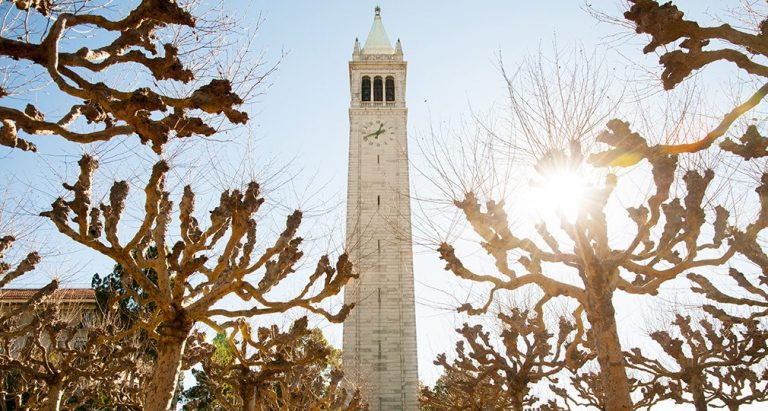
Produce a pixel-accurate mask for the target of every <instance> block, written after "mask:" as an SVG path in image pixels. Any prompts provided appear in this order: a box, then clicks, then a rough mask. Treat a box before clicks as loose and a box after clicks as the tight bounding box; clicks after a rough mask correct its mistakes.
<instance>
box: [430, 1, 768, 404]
mask: <svg viewBox="0 0 768 411" xmlns="http://www.w3.org/2000/svg"><path fill="white" fill-rule="evenodd" d="M630 3H631V8H630V9H629V11H628V12H627V13H626V14H625V18H626V19H627V20H628V21H630V22H632V23H633V24H634V26H635V28H636V29H637V31H638V32H639V33H648V34H650V35H651V37H652V40H651V43H650V44H649V45H648V46H647V47H646V48H645V50H644V51H645V52H650V51H653V50H655V49H656V48H657V47H659V46H662V45H664V46H667V45H669V46H670V47H671V46H672V44H673V43H675V42H677V41H678V40H683V41H682V43H680V45H681V47H682V48H683V49H685V50H686V51H682V50H673V51H669V52H666V53H664V54H663V55H662V57H661V59H660V62H661V64H662V65H663V66H664V68H665V70H664V73H663V74H662V80H663V81H664V85H665V87H666V88H672V87H674V86H675V85H677V84H679V83H680V82H681V81H683V80H684V79H685V78H686V77H687V76H688V75H689V74H690V73H691V72H692V71H694V70H698V69H699V68H701V67H704V66H705V65H707V64H709V63H712V62H714V61H719V60H725V61H730V62H733V63H735V64H736V65H737V66H738V67H739V68H741V69H742V70H745V71H746V72H747V73H749V74H751V75H757V76H763V77H765V74H766V72H765V70H764V67H763V66H762V65H761V64H760V63H759V61H761V60H760V59H761V58H763V57H765V55H766V54H765V52H764V51H766V49H765V47H764V44H763V43H764V42H763V39H762V36H764V34H763V32H762V31H760V32H758V33H756V34H751V33H746V32H742V31H739V30H735V29H733V28H731V27H730V26H727V25H723V26H719V27H711V28H709V27H702V26H700V25H699V24H698V23H696V22H692V21H687V20H684V19H683V14H682V13H681V12H679V10H677V8H676V7H675V6H673V5H671V3H666V4H664V5H659V4H658V3H656V2H655V1H651V0H632V1H630ZM765 26H766V24H765V23H764V22H763V23H761V25H760V28H759V29H760V30H763V29H764V27H765ZM710 40H713V41H712V44H715V43H716V42H715V41H714V40H718V42H717V44H723V43H724V44H725V46H724V47H723V48H721V49H719V50H716V51H705V50H703V48H704V47H706V46H708V45H709V44H710ZM744 50H747V51H748V52H743V51H744ZM750 53H751V55H752V56H750V55H749V54H750ZM572 89H575V90H579V89H580V88H579V87H578V85H577V86H572ZM556 90H557V88H556ZM766 92H768V85H766V86H763V87H761V88H760V89H759V90H758V91H757V92H755V93H754V94H753V95H752V97H750V98H749V99H748V100H747V101H745V102H743V103H741V104H740V105H738V106H737V107H735V108H733V109H732V110H731V111H730V112H728V113H726V115H724V116H723V118H722V121H721V122H720V124H719V125H718V126H717V127H716V128H714V129H713V130H711V131H710V132H708V133H707V134H706V135H705V136H703V137H699V136H694V137H695V141H694V142H693V143H674V144H651V143H649V142H648V141H647V140H646V139H645V138H643V137H642V136H641V135H640V134H639V133H637V132H635V131H633V130H632V129H631V127H630V125H629V123H627V122H624V121H621V120H611V121H608V123H607V130H606V131H604V132H602V133H600V134H599V135H597V136H596V141H597V142H598V143H602V144H606V145H608V146H611V147H612V148H610V149H608V150H605V151H602V152H597V153H593V154H591V155H590V156H588V157H587V153H583V152H582V149H583V148H584V147H587V145H585V144H583V142H582V141H580V140H578V139H571V140H570V141H562V142H561V143H560V144H561V147H557V146H554V147H553V146H552V144H550V142H551V141H552V139H551V137H550V136H552V135H557V132H554V133H553V132H552V131H551V130H538V129H534V130H533V131H529V132H527V133H525V134H524V136H525V137H526V138H528V139H530V136H531V135H533V136H534V141H537V142H542V144H538V145H533V146H532V145H531V144H530V143H528V145H529V146H532V147H534V148H537V147H545V148H546V149H547V150H546V151H543V152H542V150H536V152H537V153H539V156H538V158H537V160H538V162H537V163H536V164H535V167H534V169H535V173H533V174H534V177H533V178H535V179H542V180H545V179H546V178H547V170H551V169H555V170H557V169H558V168H559V169H565V170H568V171H569V172H573V170H576V171H578V170H579V169H583V168H584V167H587V168H590V167H594V168H595V170H597V175H598V177H593V178H592V181H591V182H589V183H587V184H586V185H587V187H586V189H585V191H586V195H585V198H586V199H587V201H585V202H584V203H585V204H583V205H582V207H581V209H580V210H579V212H578V215H577V216H576V217H575V218H574V219H573V220H572V221H569V219H566V218H562V217H561V218H559V219H558V220H559V221H558V222H557V224H558V225H559V229H554V228H553V227H552V225H554V224H548V223H547V222H546V221H545V222H542V223H541V224H539V225H537V226H536V227H535V234H533V235H527V233H524V232H521V230H520V229H519V227H518V225H515V224H511V222H510V221H509V219H508V210H507V208H506V203H505V201H504V200H505V198H503V197H502V198H498V197H489V196H484V195H483V192H475V191H467V192H464V193H461V195H460V196H457V197H454V204H455V205H456V207H458V208H459V209H460V210H461V212H462V213H463V215H464V216H465V218H466V220H467V221H468V222H469V224H470V225H471V226H472V228H473V231H474V232H475V233H476V234H477V235H478V236H479V238H480V239H481V241H480V245H481V247H482V249H483V250H484V251H486V252H487V254H488V255H489V256H490V257H491V258H492V261H493V263H494V265H495V267H496V272H487V271H485V270H480V269H474V268H471V267H470V266H469V265H468V264H465V262H464V261H463V259H462V258H460V257H459V256H458V255H457V252H456V248H455V247H454V246H453V245H452V244H449V243H448V242H444V243H443V244H441V246H440V247H439V249H438V251H439V252H440V255H441V258H442V259H443V260H445V262H446V269H447V270H450V271H452V272H453V273H454V274H455V275H457V276H458V277H460V278H463V279H467V280H471V281H475V282H480V283H485V284H488V285H489V288H490V293H489V295H488V298H487V300H486V302H485V304H482V305H481V306H480V307H476V306H473V305H465V306H462V307H461V308H460V311H465V312H467V313H469V314H480V313H484V312H486V311H487V309H488V307H489V306H490V304H491V302H492V301H493V300H494V296H495V295H496V294H497V293H499V292H501V291H503V290H519V289H522V288H524V287H528V286H535V287H537V288H538V289H540V290H541V291H542V292H543V294H544V297H543V298H545V299H555V298H559V297H567V298H571V299H574V300H576V301H577V302H578V303H579V304H580V305H581V306H582V307H583V309H584V313H585V314H586V317H587V320H588V321H589V324H590V329H591V330H592V331H591V332H592V334H591V336H592V338H591V343H592V344H593V347H594V353H595V355H596V358H597V362H598V363H599V365H600V371H599V379H600V380H601V381H602V382H601V383H602V384H603V386H602V392H603V393H604V395H605V402H604V404H603V405H604V407H605V408H606V409H610V410H629V409H631V408H632V407H633V404H632V400H631V397H630V393H631V391H632V383H631V381H630V379H629V378H628V377H627V374H626V369H625V365H626V364H625V360H624V358H623V354H622V349H621V344H620V341H619V335H618V331H617V328H616V319H615V309H614V305H613V297H614V295H615V294H616V291H620V292H625V293H631V294H646V295H655V294H657V293H658V292H659V289H660V287H661V285H662V284H664V283H666V282H668V281H670V280H673V279H675V278H678V277H680V276H682V275H685V274H690V273H691V272H693V271H695V272H696V273H702V272H707V271H708V270H711V269H712V268H714V267H718V266H722V265H724V264H726V263H728V262H729V261H731V259H732V258H733V257H734V256H735V255H736V254H737V253H740V254H743V255H745V256H747V257H748V258H750V259H753V258H760V257H761V256H759V255H758V257H754V256H755V255H756V254H759V253H756V252H755V251H754V250H755V249H759V247H756V245H757V241H758V236H759V235H760V233H761V232H762V231H763V230H764V229H765V228H766V224H768V202H766V198H768V197H766V195H768V188H767V187H766V183H768V177H763V179H762V181H759V182H758V184H756V186H753V187H754V189H755V190H754V191H755V192H756V194H757V196H756V199H757V200H758V201H755V202H756V203H759V205H760V209H759V211H758V213H757V215H756V216H754V217H753V218H752V217H747V220H748V221H746V223H743V222H742V223H741V224H736V222H735V221H734V219H733V218H731V216H730V215H729V212H728V210H727V208H726V207H724V206H722V205H718V204H717V202H716V201H715V199H714V198H708V196H707V191H708V189H710V188H711V186H712V182H713V181H720V180H716V178H717V177H718V175H716V173H715V171H713V170H710V169H699V170H697V169H682V170H678V162H679V158H678V156H680V155H690V154H698V153H702V152H703V151H705V150H707V149H709V147H710V146H711V145H712V144H713V143H714V142H715V141H716V140H717V139H719V138H720V137H722V136H724V135H725V133H726V132H727V131H728V130H729V128H730V126H731V125H732V124H733V123H734V122H735V121H736V120H737V119H738V118H739V117H741V116H742V115H743V114H744V113H745V112H747V111H749V110H750V109H752V108H754V107H755V106H756V105H757V104H759V103H760V102H761V101H762V99H763V97H764V96H765V94H766ZM561 93H565V95H568V94H567V92H566V91H563V92H561ZM534 96H535V97H534V98H539V99H547V98H550V99H551V98H552V96H551V95H548V94H547V93H538V94H535V95H534ZM594 97H595V95H594V94H592V95H585V96H583V98H586V99H589V98H594ZM554 98H555V99H557V98H558V97H557V96H555V97H554ZM521 101H525V100H524V99H523V100H521ZM513 104H514V102H513ZM541 105H546V104H545V103H542V104H539V106H541ZM530 106H531V105H530V104H529V105H528V107H530ZM551 106H553V107H556V105H554V104H553V105H551ZM516 107H522V108H523V109H524V110H522V111H515V112H514V113H513V115H514V116H517V117H520V116H533V118H541V119H542V121H544V123H546V124H545V125H546V126H547V127H550V128H552V129H554V130H557V128H558V127H560V124H561V123H558V122H552V121H547V119H546V118H545V117H543V116H542V115H540V114H537V113H531V112H527V111H525V108H526V106H525V105H519V104H518V105H517V106H516ZM561 114H564V113H561ZM537 116H538V117H537ZM577 124H578V122H577ZM584 124H590V123H588V122H587V123H584ZM537 132H538V133H540V137H538V139H536V138H535V136H536V134H537ZM562 134H563V135H568V134H567V133H566V132H565V131H564V132H563V133H562ZM689 140H690V138H689ZM510 144H512V143H510ZM764 145H765V144H764V142H763V138H762V137H761V136H759V134H758V133H756V130H755V129H750V130H748V135H746V136H745V137H744V138H743V139H742V140H741V142H740V143H733V142H730V143H725V145H724V149H726V150H727V151H731V152H732V153H734V154H736V155H738V156H739V157H742V158H754V157H759V156H761V155H764V154H763V152H764V151H765V150H764V148H761V147H763V146H764ZM643 160H647V167H649V168H643V169H637V168H636V169H633V170H631V171H632V172H634V173H642V172H645V170H647V171H649V172H650V177H651V179H652V181H653V185H654V187H652V188H651V192H650V193H649V195H648V196H646V197H645V198H644V199H642V200H641V201H640V203H639V204H637V205H636V206H633V207H629V208H627V215H628V217H629V220H630V221H631V223H632V225H633V226H634V230H633V232H632V233H628V232H627V230H626V229H624V230H623V232H622V233H621V236H616V234H615V230H614V229H613V228H612V227H613V226H612V224H616V218H615V217H616V216H611V218H608V212H609V210H608V208H609V203H610V202H611V201H613V199H614V198H615V196H616V193H617V192H621V188H620V187H619V186H620V177H621V176H622V175H623V173H621V171H622V170H620V169H619V170H617V169H609V168H603V169H602V170H601V169H600V167H605V166H611V167H627V166H631V165H635V164H638V163H640V162H641V161H643ZM737 161H738V160H737ZM624 174H625V173H624ZM680 177H681V178H680ZM720 178H727V176H726V175H721V176H720ZM678 184H679V185H680V189H679V190H678V189H677V188H676V189H675V190H674V191H673V190H672V187H675V186H677V185H678ZM747 189H748V188H747ZM481 191H482V190H481ZM485 192H490V191H489V190H485ZM705 198H706V200H705ZM752 198H755V197H752ZM750 200H751V198H750V199H747V200H745V201H750ZM565 201H567V200H565ZM741 217H744V216H741ZM709 235H711V237H710V238H704V237H705V236H709ZM626 237H629V241H624V238H626ZM750 255H752V256H753V257H750ZM762 256H764V254H763V255H762ZM565 273H570V274H569V275H566V274H565ZM700 277H701V276H700ZM691 278H698V277H696V276H695V275H692V277H691ZM737 281H738V280H737ZM740 284H742V285H743V284H745V283H744V282H741V283H740ZM713 287H714V286H713ZM756 295H757V294H756ZM760 298H762V296H761V297H760ZM760 298H758V299H760Z"/></svg>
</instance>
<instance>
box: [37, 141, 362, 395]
mask: <svg viewBox="0 0 768 411" xmlns="http://www.w3.org/2000/svg"><path fill="white" fill-rule="evenodd" d="M79 164H80V177H79V179H78V181H77V183H75V184H73V185H66V186H65V187H66V188H67V189H69V190H70V191H72V192H73V194H74V198H73V199H72V200H70V201H67V200H64V199H63V198H59V199H57V200H56V201H55V202H54V203H53V205H52V210H51V211H50V212H46V213H43V214H44V215H45V216H47V217H49V218H50V219H51V221H53V223H54V224H55V225H56V227H57V228H58V230H59V231H60V232H61V233H63V234H64V235H66V236H67V237H69V238H71V239H72V240H74V241H76V242H78V243H80V244H82V245H84V246H86V247H89V248H91V249H93V250H95V251H98V252H100V253H102V254H104V255H105V256H107V257H109V258H111V259H113V260H114V261H115V262H116V263H117V264H120V266H121V267H122V269H123V270H124V273H125V275H126V278H127V279H130V280H132V281H135V282H136V283H137V284H138V285H139V287H140V288H141V290H142V291H143V293H144V294H143V295H138V294H136V293H132V292H131V289H130V288H126V291H127V294H126V295H125V296H124V297H125V298H132V299H133V300H134V301H136V302H137V303H138V304H140V305H145V304H154V305H155V306H156V307H157V308H156V310H155V311H154V315H153V317H152V318H149V319H147V320H145V321H139V322H137V324H136V327H141V328H142V329H144V330H145V331H146V332H147V333H149V335H150V336H151V337H152V338H156V339H157V341H158V357H157V363H156V365H155V370H154V374H153V376H152V379H151V382H150V384H149V388H148V389H147V391H146V394H145V401H144V402H145V406H146V407H148V408H149V409H167V408H168V407H169V406H170V401H171V400H172V397H173V393H174V391H175V388H176V385H177V381H178V375H179V372H180V368H181V365H182V356H183V354H184V349H185V346H186V340H187V337H188V335H189V333H190V331H191V330H192V327H193V326H194V325H195V324H196V323H203V324H206V325H208V326H211V327H213V328H214V329H217V330H219V329H220V326H219V325H218V324H219V322H218V321H217V318H222V317H230V318H238V317H250V316H255V315H264V314H273V313H282V312H285V311H287V310H289V309H291V308H303V309H306V310H309V311H311V312H313V313H315V314H319V315H322V316H323V317H325V318H326V319H327V320H329V321H331V322H341V321H343V320H344V318H345V317H346V315H347V313H348V312H349V310H350V309H351V308H352V305H344V306H342V307H341V308H340V309H339V311H338V312H337V313H336V314H332V313H330V312H329V311H327V310H326V309H324V308H321V307H320V306H318V304H320V303H321V302H323V301H324V300H326V299H327V298H329V297H331V296H334V295H336V294H338V293H339V292H340V290H341V288H342V287H343V286H344V285H345V284H346V282H347V281H348V280H349V279H350V278H353V277H354V275H353V273H352V266H351V264H350V262H349V260H348V257H347V256H346V254H343V255H341V256H340V257H339V259H338V261H337V263H336V265H335V267H334V266H333V265H332V264H331V261H330V259H329V258H328V257H327V256H323V257H322V258H320V260H319V261H318V262H317V265H316V268H315V270H314V272H313V273H311V275H310V276H309V278H308V279H307V282H306V285H305V286H304V287H303V288H302V289H300V290H298V291H297V292H296V293H295V294H294V295H293V296H292V297H290V298H286V299H282V300H281V299H278V300H275V299H274V297H273V296H272V295H271V294H270V291H271V290H273V289H274V288H276V287H277V286H278V285H279V284H280V283H281V282H282V281H283V280H285V279H286V278H287V277H288V276H289V275H290V274H291V273H293V272H294V271H295V264H296V263H297V262H298V261H299V260H300V259H301V258H302V256H303V253H302V252H301V250H300V249H299V247H300V245H301V243H302V238H301V237H298V236H297V231H298V229H299V225H300V223H301V217H302V214H301V212H300V211H295V212H294V213H293V214H291V215H290V216H289V217H288V219H287V221H286V225H285V230H284V231H283V232H282V233H281V234H280V235H279V237H278V238H277V239H276V240H275V242H274V243H273V244H272V246H271V247H268V248H266V250H265V251H264V253H263V254H262V255H260V256H259V257H258V258H254V256H253V254H254V250H255V248H256V246H257V236H256V226H257V220H256V213H257V212H258V210H259V208H260V207H261V205H262V203H263V202H264V200H263V198H261V197H260V191H259V185H258V184H256V183H250V184H249V185H248V187H247V188H246V189H245V191H242V192H241V191H239V190H233V191H226V192H224V193H222V195H221V198H220V201H219V205H218V206H217V207H216V208H215V209H214V210H212V211H211V213H210V225H209V226H208V228H207V229H205V230H202V229H201V228H200V223H199V222H198V220H197V218H196V217H195V216H194V212H195V209H194V207H195V194H194V192H193V191H192V188H191V187H190V186H187V187H185V188H184V194H183V196H182V199H181V202H180V205H179V230H180V233H181V238H180V239H179V240H178V241H176V242H175V243H173V244H172V245H171V244H170V240H169V236H170V233H169V228H170V223H171V221H172V219H173V203H172V202H171V200H170V194H169V193H168V192H167V191H165V176H166V173H167V172H168V165H167V163H166V162H165V161H160V162H158V163H157V164H156V165H155V166H154V168H153V170H152V175H151V177H150V179H149V181H148V183H147V185H146V188H145V202H144V206H145V215H144V219H143V222H142V224H141V226H140V227H138V228H137V229H136V231H135V232H134V233H133V235H131V236H129V237H130V239H129V240H128V241H121V239H120V237H119V236H118V225H119V223H120V219H121V216H122V213H123V211H124V209H125V201H126V198H127V197H128V184H127V183H126V182H124V181H119V182H116V183H115V184H114V185H113V186H112V189H111V191H110V194H109V201H110V202H109V204H100V205H98V206H97V205H96V204H95V203H93V202H92V200H91V184H92V178H93V174H94V172H95V170H96V168H97V167H98V163H97V161H96V160H95V159H93V158H92V157H90V156H87V155H86V156H84V157H83V158H82V159H81V160H80V162H79ZM217 246H218V248H217ZM149 247H156V248H157V250H166V251H165V252H160V253H159V255H157V256H156V257H155V258H148V257H147V256H148V255H151V254H147V253H146V251H147V249H148V248H149ZM149 269H151V270H149ZM150 271H151V272H152V273H154V275H156V281H153V279H152V278H151V276H149V275H148V273H149V272H150ZM253 274H256V275H259V276H260V279H259V280H258V281H254V280H251V279H249V278H246V277H248V276H251V275H253ZM230 294H234V295H236V296H237V297H239V298H240V299H241V300H242V301H243V302H244V303H247V307H244V308H242V309H234V308H232V309H230V308H218V307H216V304H217V303H219V302H220V301H221V300H222V299H223V298H224V297H226V296H227V295H230Z"/></svg>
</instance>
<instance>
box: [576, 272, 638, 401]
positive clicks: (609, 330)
mask: <svg viewBox="0 0 768 411" xmlns="http://www.w3.org/2000/svg"><path fill="white" fill-rule="evenodd" d="M598 282H599V280H598ZM600 285H601V284H593V285H592V286H587V302H588V306H587V307H584V308H585V311H586V313H587V320H589V323H590V324H591V325H592V334H593V336H594V345H595V351H597V352H596V354H597V362H598V363H599V364H600V379H601V383H602V386H603V393H604V395H605V399H604V401H605V409H606V410H607V411H630V410H632V398H631V397H630V392H631V387H630V385H629V379H628V378H627V371H626V365H625V362H624V354H623V353H622V352H621V343H620V342H619V333H618V331H617V330H616V312H615V311H614V309H613V290H612V289H610V288H609V287H608V286H607V284H604V285H605V286H604V287H601V286H600Z"/></svg>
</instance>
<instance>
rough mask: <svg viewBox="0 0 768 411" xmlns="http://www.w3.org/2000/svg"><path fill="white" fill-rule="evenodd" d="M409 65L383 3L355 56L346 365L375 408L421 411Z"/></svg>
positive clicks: (352, 63) (351, 64)
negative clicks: (387, 25)
mask: <svg viewBox="0 0 768 411" xmlns="http://www.w3.org/2000/svg"><path fill="white" fill-rule="evenodd" d="M406 68H407V63H406V62H405V61H404V60H403V50H402V48H401V46H400V40H398V41H397V44H396V45H395V47H392V44H391V43H390V41H389V38H388V37H387V33H386V32H385V31H384V25H383V24H382V22H381V11H380V9H379V8H378V7H377V8H376V14H375V16H374V20H373V26H372V27H371V31H370V33H369V34H368V38H367V40H366V42H365V45H364V46H363V47H362V48H360V44H359V42H358V41H357V40H355V47H354V51H353V53H352V61H350V62H349V83H350V91H351V94H352V96H351V97H352V98H351V102H350V108H349V180H348V188H347V190H348V191H347V246H348V248H349V251H350V253H351V257H352V259H353V261H354V262H355V264H356V266H357V272H358V274H359V275H360V278H359V279H357V280H354V281H353V282H352V283H350V284H349V285H347V287H346V288H345V290H344V299H345V301H346V302H354V303H355V304H356V305H355V308H354V309H353V310H352V313H351V314H350V316H349V317H348V318H347V320H346V321H345V322H344V342H343V344H344V351H343V352H344V354H343V367H344V369H345V373H346V376H347V377H348V378H349V379H350V380H351V381H352V382H353V383H355V384H356V385H357V386H359V387H360V388H361V390H362V392H363V394H364V395H365V398H366V399H367V400H368V402H369V404H370V407H371V410H409V411H410V410H416V409H418V403H417V390H418V375H417V374H418V373H417V368H416V367H417V364H416V315H415V308H414V298H413V255H412V240H411V208H410V195H409V186H408V184H409V179H408V151H407V133H406V120H407V115H408V109H407V108H406V107H405V77H406Z"/></svg>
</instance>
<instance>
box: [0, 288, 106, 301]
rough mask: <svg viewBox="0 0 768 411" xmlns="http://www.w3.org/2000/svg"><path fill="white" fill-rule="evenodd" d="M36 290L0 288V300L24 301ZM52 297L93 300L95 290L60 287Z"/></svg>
mask: <svg viewBox="0 0 768 411" xmlns="http://www.w3.org/2000/svg"><path fill="white" fill-rule="evenodd" d="M38 291H40V290H38V289H34V288H5V289H0V302H12V301H20V302H25V301H27V300H29V299H30V298H32V296H33V295H35V293H37V292H38ZM52 298H53V299H58V300H61V301H67V302H95V301H96V292H95V291H94V290H93V289H92V288H60V289H58V290H56V291H54V293H53V296H52Z"/></svg>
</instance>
